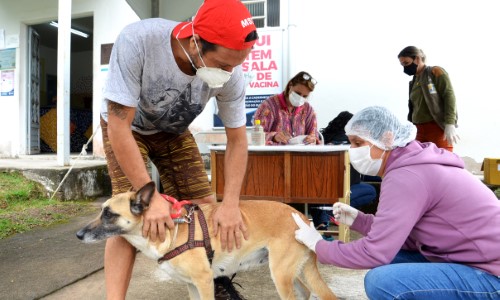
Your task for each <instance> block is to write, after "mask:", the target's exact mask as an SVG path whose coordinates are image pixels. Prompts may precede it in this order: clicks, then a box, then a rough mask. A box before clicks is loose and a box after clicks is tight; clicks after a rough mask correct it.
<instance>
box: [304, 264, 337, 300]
mask: <svg viewBox="0 0 500 300" xmlns="http://www.w3.org/2000/svg"><path fill="white" fill-rule="evenodd" d="M303 273H304V280H305V282H304V283H305V284H306V285H307V286H308V287H309V289H310V290H311V291H312V292H313V293H314V294H315V295H316V296H317V297H318V298H319V299H321V300H337V297H336V296H335V294H334V293H333V292H332V290H330V288H329V287H328V285H327V284H326V283H325V281H324V280H323V278H322V277H321V275H320V273H319V270H318V265H317V263H316V255H314V256H310V257H309V259H308V260H307V261H306V262H305V263H304V269H303Z"/></svg>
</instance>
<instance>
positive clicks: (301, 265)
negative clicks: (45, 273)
mask: <svg viewBox="0 0 500 300" xmlns="http://www.w3.org/2000/svg"><path fill="white" fill-rule="evenodd" d="M154 189H155V186H154V183H152V182H151V183H150V184H147V185H146V186H145V187H143V188H142V189H141V190H139V191H138V192H137V193H135V192H127V193H122V194H119V195H116V196H115V197H113V198H111V199H109V200H107V201H106V202H105V203H104V204H103V205H102V211H101V213H100V215H99V216H98V218H97V219H96V220H94V221H93V222H92V223H90V224H89V225H87V226H86V227H84V228H83V229H81V230H80V231H78V233H77V237H78V238H79V239H81V240H82V241H84V242H95V241H99V240H104V239H106V238H108V237H112V236H116V235H121V236H123V237H124V238H125V239H127V241H129V242H130V243H131V244H132V245H134V246H135V247H136V248H137V249H138V250H140V251H141V252H142V253H143V254H144V255H146V256H147V257H149V258H151V259H155V260H158V259H160V258H161V257H163V255H164V254H165V253H167V252H169V251H170V250H172V249H173V248H175V247H177V246H179V245H182V244H184V243H185V242H186V241H187V239H188V238H187V237H188V225H187V224H179V225H178V231H177V235H175V234H174V230H170V231H167V236H166V239H165V241H164V242H159V241H157V242H150V241H149V240H148V239H147V238H144V237H143V236H142V212H143V211H144V210H145V209H147V207H148V205H149V201H150V198H151V195H152V194H153V192H154ZM218 205H219V204H202V205H200V206H199V207H200V209H201V210H202V211H203V214H204V215H205V217H206V223H207V225H208V232H210V233H211V232H212V215H213V213H214V211H215V209H216V208H217V207H218ZM240 209H241V214H242V217H243V221H244V222H245V225H246V226H247V228H248V232H249V234H250V237H249V239H248V240H243V242H242V246H241V248H240V249H233V251H231V252H230V253H229V252H227V251H221V247H220V239H219V238H213V237H210V242H211V247H212V249H213V250H214V251H215V252H214V257H213V261H212V264H210V262H209V260H208V258H207V252H206V250H205V248H204V247H196V248H192V249H190V250H188V251H185V252H182V253H181V254H179V255H178V256H175V257H174V258H171V259H170V260H165V261H163V262H162V263H160V264H159V268H160V270H161V271H163V272H166V273H167V274H168V275H169V276H170V277H171V278H173V279H177V280H181V281H183V282H186V283H187V285H188V290H189V296H190V298H191V299H214V283H213V278H214V277H219V276H231V275H232V274H234V273H236V272H238V271H243V270H247V269H250V268H251V267H256V266H259V265H262V264H264V263H269V268H270V270H271V276H272V279H273V281H274V284H275V286H276V289H277V290H278V293H279V295H280V297H281V299H295V297H296V296H299V297H300V298H302V297H304V298H305V299H309V296H310V293H311V292H312V293H314V294H315V295H316V296H318V297H319V298H320V299H337V298H336V297H335V295H334V294H333V293H332V291H331V290H330V289H329V288H328V286H327V285H326V283H325V282H324V281H323V279H322V278H321V275H320V273H319V271H318V267H317V265H316V255H315V253H314V252H312V251H310V250H309V249H308V248H307V247H306V246H304V245H302V244H300V243H298V242H297V241H296V240H295V234H294V232H295V230H296V229H297V225H296V224H295V223H294V221H293V219H292V217H291V215H292V212H297V211H296V210H295V209H293V208H292V207H290V206H289V205H286V204H282V203H278V202H273V201H253V200H247V201H241V202H240ZM297 213H298V212H297ZM196 214H198V213H196ZM301 216H302V218H303V219H304V220H305V221H307V222H309V221H308V220H307V219H306V218H305V217H304V216H303V215H302V214H301ZM195 225H196V226H195V240H203V234H202V230H201V227H200V222H199V220H198V218H197V217H196V222H195ZM278 225H279V226H278ZM175 236H176V237H175ZM295 290H296V291H297V292H298V294H297V295H296V294H295Z"/></svg>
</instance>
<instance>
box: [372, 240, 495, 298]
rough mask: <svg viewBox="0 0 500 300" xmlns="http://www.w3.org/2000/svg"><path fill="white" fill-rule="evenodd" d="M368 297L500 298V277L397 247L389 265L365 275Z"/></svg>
mask: <svg viewBox="0 0 500 300" xmlns="http://www.w3.org/2000/svg"><path fill="white" fill-rule="evenodd" d="M365 291H366V295H367V296H368V298H369V299H374V300H383V299H415V300H416V299H425V300H433V299H439V300H453V299H500V278H499V277H497V276H494V275H491V274H489V273H486V272H484V271H481V270H479V269H476V268H473V267H469V266H466V265H462V264H455V263H431V262H429V261H428V260H426V259H425V257H424V256H422V255H421V254H420V253H418V252H410V251H404V250H401V251H400V252H399V253H398V255H397V256H396V258H395V259H394V260H393V261H392V262H391V264H389V265H385V266H381V267H377V268H374V269H372V270H370V271H369V272H368V273H367V274H366V276H365Z"/></svg>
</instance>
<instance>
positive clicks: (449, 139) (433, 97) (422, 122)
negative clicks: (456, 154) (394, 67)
mask: <svg viewBox="0 0 500 300" xmlns="http://www.w3.org/2000/svg"><path fill="white" fill-rule="evenodd" d="M398 58H399V62H400V63H401V65H402V66H403V68H404V72H405V73H406V74H407V75H409V76H413V79H412V81H410V100H409V102H408V106H409V113H408V120H409V121H410V122H412V123H413V124H415V125H416V126H417V137H416V139H417V140H418V141H420V142H433V143H434V144H436V146H438V147H439V148H444V149H447V150H449V151H453V143H455V144H456V143H457V141H458V139H459V136H458V134H457V132H456V127H457V107H456V101H455V93H454V92H453V87H452V85H451V81H450V78H449V77H448V73H446V71H445V70H444V69H443V68H441V67H437V66H434V67H431V66H426V65H425V58H426V56H425V54H424V52H423V51H422V50H421V49H418V48H417V47H415V46H408V47H406V48H404V49H403V50H401V52H400V53H399V55H398Z"/></svg>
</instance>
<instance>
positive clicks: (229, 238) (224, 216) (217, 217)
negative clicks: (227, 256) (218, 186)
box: [212, 202, 248, 252]
mask: <svg viewBox="0 0 500 300" xmlns="http://www.w3.org/2000/svg"><path fill="white" fill-rule="evenodd" d="M212 221H213V228H214V229H213V230H214V232H213V234H214V236H215V237H217V235H218V234H219V233H220V245H221V249H222V250H225V249H226V247H227V251H228V252H231V251H232V250H233V245H234V244H236V248H237V249H239V248H240V247H241V238H242V237H243V238H244V239H245V240H248V231H247V227H246V226H245V224H244V223H243V219H242V218H241V211H240V208H239V206H238V204H235V205H232V204H227V203H225V202H222V203H221V205H220V206H219V207H218V208H217V210H216V211H215V213H214V216H213V219H212Z"/></svg>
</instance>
